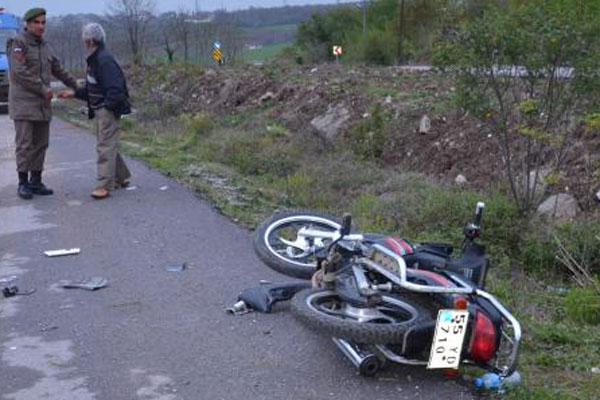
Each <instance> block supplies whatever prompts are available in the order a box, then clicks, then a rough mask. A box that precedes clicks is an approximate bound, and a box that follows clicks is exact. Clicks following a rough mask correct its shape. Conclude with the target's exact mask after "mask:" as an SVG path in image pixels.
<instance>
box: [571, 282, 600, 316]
mask: <svg viewBox="0 0 600 400" xmlns="http://www.w3.org/2000/svg"><path fill="white" fill-rule="evenodd" d="M565 302H566V311H567V316H568V317H569V318H571V319H573V320H574V321H577V322H579V323H586V324H591V325H596V324H600V293H598V292H597V291H596V290H594V289H593V288H591V287H588V288H576V289H573V290H571V292H570V293H569V294H568V295H567V298H566V299H565Z"/></svg>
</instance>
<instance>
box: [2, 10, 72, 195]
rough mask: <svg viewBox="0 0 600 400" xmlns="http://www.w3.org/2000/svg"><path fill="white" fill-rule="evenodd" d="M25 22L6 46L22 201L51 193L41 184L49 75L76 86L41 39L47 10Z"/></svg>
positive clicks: (48, 114) (28, 16)
mask: <svg viewBox="0 0 600 400" xmlns="http://www.w3.org/2000/svg"><path fill="white" fill-rule="evenodd" d="M24 20H25V21H26V27H25V29H24V30H23V31H22V32H21V33H19V34H18V35H17V36H16V37H15V38H14V39H12V40H10V41H9V42H8V43H7V53H8V54H9V62H10V79H9V82H10V88H9V102H8V107H9V113H10V117H11V119H13V120H14V122H15V130H16V136H15V144H16V157H17V172H18V173H19V188H18V190H17V193H18V195H19V197H21V198H23V199H31V198H32V197H33V195H34V194H37V195H51V194H52V193H53V191H52V190H51V189H49V188H47V187H46V186H45V185H44V184H43V183H42V171H43V169H44V159H45V157H46V149H47V148H48V138H49V131H50V120H51V118H52V109H51V104H50V101H51V100H52V89H51V88H50V79H51V75H54V76H55V77H56V78H58V79H59V80H61V81H62V82H63V83H64V84H65V85H67V86H69V87H72V88H75V87H76V81H75V79H74V78H73V77H72V76H71V75H70V74H69V73H68V72H66V71H65V70H63V68H62V67H61V65H60V62H59V61H58V59H57V58H56V56H55V55H54V53H53V52H52V50H51V49H50V47H49V46H48V43H47V42H46V41H45V40H44V39H43V35H44V31H45V27H46V10H44V9H43V8H33V9H30V10H29V11H27V12H26V13H25V17H24Z"/></svg>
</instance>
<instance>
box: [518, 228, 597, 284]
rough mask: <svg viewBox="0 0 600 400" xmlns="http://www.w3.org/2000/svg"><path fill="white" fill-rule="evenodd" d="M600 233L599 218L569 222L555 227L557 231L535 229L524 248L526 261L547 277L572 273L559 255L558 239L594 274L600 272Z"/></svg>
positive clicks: (574, 257)
mask: <svg viewBox="0 0 600 400" xmlns="http://www.w3.org/2000/svg"><path fill="white" fill-rule="evenodd" d="M599 235H600V224H598V220H597V219H596V218H589V219H588V220H585V221H574V222H565V223H562V224H559V225H557V226H555V227H554V230H553V232H548V231H547V230H544V229H542V228H539V229H536V230H531V232H529V233H528V234H527V236H526V237H525V240H524V243H523V246H522V248H521V254H522V258H523V263H524V265H525V267H526V268H527V269H528V270H529V271H530V272H533V273H537V274H540V275H543V276H547V275H548V274H554V275H556V276H569V271H568V269H567V268H566V267H565V266H564V265H563V264H562V263H561V262H560V261H559V260H558V259H557V257H556V256H557V254H558V250H559V249H558V247H557V241H556V239H558V241H560V243H562V244H563V245H564V247H565V249H566V251H567V252H568V253H569V254H570V257H572V258H573V259H574V260H576V261H577V262H578V263H580V264H582V265H585V266H586V267H587V268H588V269H589V270H590V272H591V273H592V274H596V275H600V246H598V239H597V236H599ZM555 237H556V239H555Z"/></svg>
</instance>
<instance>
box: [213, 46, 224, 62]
mask: <svg viewBox="0 0 600 400" xmlns="http://www.w3.org/2000/svg"><path fill="white" fill-rule="evenodd" d="M212 59H213V61H214V62H216V63H218V64H219V65H223V52H222V51H221V42H214V43H213V49H212Z"/></svg>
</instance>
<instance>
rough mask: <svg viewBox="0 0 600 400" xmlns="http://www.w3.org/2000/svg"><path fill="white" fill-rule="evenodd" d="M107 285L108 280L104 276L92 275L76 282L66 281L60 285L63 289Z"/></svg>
mask: <svg viewBox="0 0 600 400" xmlns="http://www.w3.org/2000/svg"><path fill="white" fill-rule="evenodd" d="M107 285H108V281H107V280H106V279H104V278H99V277H94V278H90V279H85V280H82V281H77V282H66V283H63V284H62V285H61V286H62V287H63V288H65V289H84V290H90V291H94V290H98V289H102V288H103V287H106V286H107Z"/></svg>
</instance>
